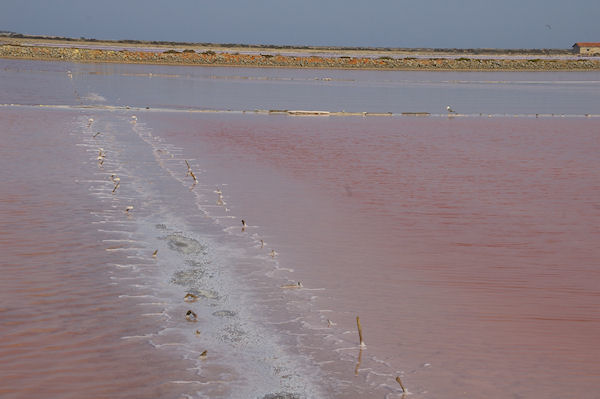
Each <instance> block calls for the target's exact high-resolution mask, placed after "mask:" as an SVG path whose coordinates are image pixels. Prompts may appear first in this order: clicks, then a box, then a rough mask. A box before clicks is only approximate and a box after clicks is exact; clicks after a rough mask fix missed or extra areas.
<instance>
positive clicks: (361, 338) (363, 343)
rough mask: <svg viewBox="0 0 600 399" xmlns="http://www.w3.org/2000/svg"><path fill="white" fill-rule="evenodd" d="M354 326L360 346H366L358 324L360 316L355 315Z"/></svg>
mask: <svg viewBox="0 0 600 399" xmlns="http://www.w3.org/2000/svg"><path fill="white" fill-rule="evenodd" d="M356 326H357V327H358V338H359V339H360V347H361V348H366V347H367V345H365V341H363V335H362V328H361V326H360V317H358V316H356Z"/></svg>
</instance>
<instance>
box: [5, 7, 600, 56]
mask: <svg viewBox="0 0 600 399" xmlns="http://www.w3.org/2000/svg"><path fill="white" fill-rule="evenodd" d="M0 30H8V31H14V32H19V33H26V34H42V35H57V36H70V37H81V36H84V37H87V38H97V39H138V40H167V41H189V42H213V43H264V44H292V45H337V46H384V47H462V48H469V47H480V48H481V47H501V48H568V47H571V45H572V44H573V43H574V42H577V41H598V42H600V0H570V1H566V0H497V1H489V0H448V1H444V0H412V1H406V0H363V1H354V0H296V1H286V0H255V1H250V0H169V1H167V0H96V1H88V0H0Z"/></svg>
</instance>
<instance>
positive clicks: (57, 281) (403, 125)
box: [0, 61, 600, 399]
mask: <svg viewBox="0 0 600 399" xmlns="http://www.w3.org/2000/svg"><path fill="white" fill-rule="evenodd" d="M3 62H4V61H3ZM13 64H14V63H11V65H9V66H7V67H6V68H5V69H4V70H3V71H2V72H1V73H4V74H8V75H10V77H11V79H10V81H8V80H6V81H5V82H7V84H9V86H7V87H8V91H5V92H4V93H3V94H1V96H3V97H2V99H3V101H5V100H6V98H8V97H11V96H12V97H13V98H15V101H9V100H6V102H7V103H13V104H16V103H19V104H17V105H11V106H8V105H5V106H2V108H0V138H1V142H2V145H0V167H1V168H2V171H3V176H4V180H3V184H2V186H1V187H0V193H1V195H0V223H1V225H2V228H1V229H0V250H1V253H2V256H1V257H0V259H1V263H0V267H1V271H2V279H0V336H1V338H2V339H1V340H0V380H1V381H2V384H0V396H2V397H7V398H27V397H31V396H44V397H56V398H58V397H60V398H64V397H73V398H76V397H82V396H89V397H99V398H102V397H106V398H109V397H110V398H114V397H123V398H129V397H139V398H155V397H161V398H185V397H191V398H274V397H276V396H274V394H277V393H288V394H290V395H292V394H293V395H294V396H288V397H298V398H302V397H306V398H320V397H328V398H329V397H330V398H364V397H387V398H401V397H403V394H402V392H401V390H400V387H399V385H398V384H397V383H396V381H395V378H396V377H397V376H400V377H401V378H402V381H403V383H404V385H405V386H406V387H407V389H408V391H409V394H408V395H404V396H405V397H407V398H409V397H418V398H454V397H470V398H480V397H486V398H505V397H511V398H547V397H554V396H557V397H558V396H561V397H562V396H565V395H566V396H568V397H577V398H590V399H591V398H595V397H596V396H597V395H596V385H597V383H598V381H599V380H600V366H599V365H598V362H597V359H598V358H600V347H599V346H598V345H597V341H598V337H599V336H600V269H599V267H598V264H599V261H600V249H599V246H598V242H600V227H599V226H600V202H599V199H600V172H598V171H599V170H600V160H599V159H600V158H599V157H598V153H599V152H600V151H599V150H600V139H599V136H598V132H599V131H600V122H599V121H598V118H594V117H591V118H589V117H588V118H586V117H565V118H561V117H544V118H534V117H531V118H530V117H518V118H512V117H494V118H487V117H485V118H484V117H473V116H472V117H454V118H452V117H428V118H417V117H398V116H395V117H291V116H284V115H260V114H253V113H246V114H242V113H239V114H222V113H216V114H214V113H213V114H211V113H197V112H196V113H194V112H187V111H181V110H180V109H179V108H180V107H179V105H180V102H179V100H181V102H185V100H182V99H181V98H178V97H177V96H176V95H175V94H173V93H169V94H168V95H166V94H165V97H164V98H163V97H161V96H160V95H159V94H160V93H159V91H158V89H156V87H154V86H152V85H153V84H155V83H153V82H155V81H156V80H159V81H160V79H163V80H162V81H161V82H162V83H159V86H157V87H162V86H161V85H162V84H165V80H168V81H169V82H171V86H172V85H173V84H174V85H175V86H176V87H180V89H179V90H181V91H182V92H185V93H187V94H186V95H189V96H190V97H189V98H191V94H192V92H191V91H189V92H188V91H186V90H189V87H188V85H186V84H184V83H185V81H186V79H187V80H190V78H189V76H188V77H186V76H185V75H176V74H168V76H167V73H168V72H169V73H170V72H172V71H174V70H175V69H172V68H170V67H161V68H162V69H163V70H164V71H163V72H164V73H165V74H166V75H165V76H167V77H164V78H157V77H153V78H152V79H154V80H148V79H147V78H144V79H145V80H144V82H142V83H143V84H141V83H140V82H139V81H138V80H139V79H140V78H139V76H138V75H131V76H130V75H127V74H125V73H121V74H117V77H115V76H113V75H111V74H110V73H108V74H106V75H97V74H93V75H92V76H91V77H87V75H82V74H79V73H78V70H77V69H76V68H77V66H76V65H72V64H69V65H68V68H69V69H70V70H72V72H73V75H74V79H73V80H69V79H68V78H66V76H67V75H66V73H65V71H59V69H60V68H59V67H58V66H60V65H62V64H60V63H56V64H49V63H40V64H39V65H43V66H44V67H43V68H42V67H36V65H38V64H35V63H30V64H27V66H28V69H27V70H26V71H25V72H23V71H20V70H16V69H14V65H13ZM65 65H66V64H65ZM65 68H67V66H65ZM81 68H84V69H86V68H92V69H93V68H98V69H99V70H102V69H103V68H108V67H106V66H89V65H88V66H85V67H81ZM110 68H116V67H115V66H111V67H110ZM123 68H134V69H136V68H137V69H139V68H144V67H140V66H136V67H131V66H127V67H125V66H123ZM137 69H136V70H137ZM177 71H178V72H180V71H179V70H177ZM126 72H127V71H126ZM59 73H60V75H59ZM235 73H236V74H241V73H250V74H251V73H254V72H253V71H248V70H240V71H237V72H235ZM261 73H262V72H261ZM273 73H275V74H277V73H282V72H273ZM286 73H291V72H286ZM302 73H306V72H302ZM339 73H340V76H341V75H344V72H339ZM47 76H53V77H54V78H55V79H49V80H46V79H47ZM99 76H100V77H99ZM177 76H180V77H179V78H178V77H177ZM356 76H360V75H356ZM365 76H370V77H372V76H379V75H377V74H373V75H371V74H369V75H365ZM390 76H392V75H386V78H389V77H390ZM394 76H395V75H394ZM398 76H404V75H398ZM464 76H471V75H464ZM464 76H463V78H464ZM503 76H504V75H503ZM59 77H60V79H59ZM341 77H343V76H341ZM117 78H118V79H120V83H119V84H118V85H117V86H115V87H113V86H112V85H114V84H115V79H117ZM18 79H21V80H22V81H21V83H20V84H19V83H18V82H19V81H18ZM61 79H62V80H61ZM103 79H104V80H103ZM211 79H212V78H211ZM486 79H489V80H490V81H493V80H494V76H488V77H486ZM573 79H574V78H572V79H571V80H570V82H572V81H573ZM191 80H192V81H193V80H194V79H193V77H192V79H191ZM224 80H225V82H224V83H219V80H218V79H217V80H215V79H212V80H210V81H209V83H208V86H209V87H212V86H213V85H214V87H212V88H211V90H210V91H209V93H210V95H211V96H217V99H216V100H215V99H213V100H211V101H217V102H218V101H221V102H226V100H227V99H228V98H229V97H228V96H229V95H230V94H231V92H232V90H234V89H235V84H233V83H232V82H231V81H229V80H227V79H224ZM401 80H402V79H401ZM182 81H183V83H182ZM440 81H445V80H444V79H441V80H440ZM32 82H33V83H32ZM275 82H279V81H277V80H276V81H275ZM282 82H288V81H287V80H282ZM127 83H128V84H131V85H132V87H138V88H142V87H144V90H145V91H144V92H143V93H145V94H148V93H153V90H154V94H152V96H153V97H152V99H151V100H152V101H153V102H154V103H159V104H162V108H161V110H154V109H153V107H151V108H150V109H146V108H145V107H142V108H137V109H125V108H122V109H105V108H103V106H104V105H115V102H117V100H113V99H112V97H116V95H115V93H117V92H119V90H121V88H122V87H123V85H124V84H127ZM179 83H181V85H180V86H178V84H179ZM198 84H200V83H198ZM202 84H204V83H202ZM261 84H262V83H261ZM265 84H266V85H267V86H268V85H275V86H273V87H271V89H272V90H273V91H274V92H277V93H279V94H281V92H285V91H286V89H285V87H283V88H282V87H280V86H277V85H278V84H279V83H273V82H271V83H268V84H267V83H265ZM281 84H286V85H287V84H288V83H281ZM312 84H313V83H307V82H296V83H294V85H295V89H289V90H292V91H293V90H300V88H303V89H302V90H306V92H305V93H304V97H302V99H305V98H309V97H310V95H309V93H310V90H311V89H310V86H311V85H312ZM319 84H320V83H319ZM380 84H381V82H379V83H376V84H372V83H370V80H369V79H367V80H366V81H360V82H359V83H358V84H357V85H358V86H360V87H361V89H360V90H361V92H362V93H365V92H368V91H369V90H370V89H373V90H375V88H377V87H379V85H380ZM569 84H571V85H572V86H573V87H574V90H580V89H581V90H583V92H584V93H588V94H587V95H590V94H589V93H591V92H588V91H587V89H585V88H584V87H585V86H586V85H584V84H581V85H580V86H578V85H577V84H573V83H569ZM590 84H591V85H594V84H596V83H590ZM31 85H35V86H36V87H37V88H38V89H39V88H40V87H41V88H44V87H45V89H44V90H42V91H41V92H40V96H42V97H43V96H46V97H47V98H45V99H46V100H48V101H47V103H50V104H53V105H52V106H49V107H39V106H32V105H31V104H34V99H35V95H34V94H32V93H35V92H36V91H35V90H33V88H32V87H30V86H31ZM145 85H149V87H146V86H145ZM432 85H433V86H436V85H441V86H444V84H442V83H431V84H428V85H427V87H428V90H429V89H430V88H431V87H432ZM191 86H192V87H193V84H192V85H191ZM476 86H477V89H473V90H474V91H469V90H470V89H466V91H467V92H468V93H471V94H473V93H476V95H478V96H481V95H482V94H481V93H482V92H481V91H479V90H480V84H476ZM510 86H511V85H510V84H509V85H508V87H503V90H504V92H503V96H505V98H510V97H511V96H512V94H511V93H512V92H511V90H515V91H516V92H521V91H523V90H524V89H523V87H522V85H521V84H518V85H516V87H513V88H511V87H510ZM550 86H552V85H551V84H550ZM19 87H21V88H22V89H19ZM90 87H92V89H90ZM103 87H105V88H104V89H103ZM153 87H154V89H153ZM351 87H352V85H346V84H344V85H343V87H338V88H335V87H334V88H329V89H327V93H328V95H329V96H331V97H332V98H333V97H336V95H335V93H338V96H337V97H339V98H341V97H343V95H345V94H346V93H347V90H349V88H351ZM532 87H533V88H531V90H534V91H535V90H537V89H538V88H541V87H543V85H542V84H536V85H533V86H532ZM544 87H545V86H544ZM579 88H580V89H579ZM29 89H31V90H29ZM155 89H156V90H155ZM219 89H222V90H223V91H222V92H221V91H220V90H219ZM546 89H548V87H546ZM60 90H62V92H61V91H60ZM90 90H94V92H93V93H92V94H94V96H92V95H89V96H88V97H89V98H94V99H95V100H94V101H96V103H90V104H85V105H86V107H84V108H78V107H77V105H78V102H79V101H82V100H81V99H82V98H83V96H84V95H86V94H89V93H88V92H89V91H90ZM102 90H105V91H102ZM278 90H279V91H278ZM336 90H337V91H336ZM460 90H465V89H460ZM528 90H529V89H528ZM543 90H545V89H542V91H543ZM548 90H550V91H552V90H553V89H552V88H550V89H548ZM338 91H339V92H338ZM375 91H376V90H375ZM375 91H374V92H375ZM241 92H242V93H246V92H244V90H241ZM7 93H8V94H7ZM203 93H205V92H204V91H203V90H199V91H198V92H197V95H198V96H200V97H201V96H202V95H203ZM489 93H490V94H489V95H490V96H493V94H494V93H495V92H494V91H489ZM513 94H514V93H513ZM538 94H539V93H537V92H531V93H529V97H528V98H532V97H536V96H537V95H538ZM473 95H475V94H473ZM570 95H574V94H573V93H571V94H570ZM594 95H597V94H594ZM70 96H72V97H70ZM219 96H220V97H219ZM142 97H143V96H141V97H140V98H142ZM184 97H185V96H184ZM267 97H268V96H265V98H267ZM337 97H336V98H337ZM186 98H187V97H186ZM98 99H104V100H98ZM145 99H146V97H143V99H141V100H139V101H140V102H142V101H143V100H145ZM302 99H298V100H297V101H298V102H301V101H303V100H302ZM17 100H19V101H17ZM161 101H162V103H161ZM200 101H202V100H200ZM232 101H233V100H232ZM235 101H247V102H249V103H250V102H251V101H253V100H252V99H251V96H249V97H247V98H246V97H244V98H241V99H240V98H238V99H236V100H235ZM363 101H364V99H363ZM469 101H472V99H471V100H469ZM556 101H558V100H556ZM556 101H555V102H552V101H550V102H549V103H548V104H545V105H544V106H545V107H548V108H557V109H558V108H560V106H561V104H560V103H559V102H556ZM98 102H100V103H98ZM475 102H476V101H473V104H474V103H475ZM489 103H490V104H491V103H493V101H490V102H489ZM588 103H589V101H588ZM61 104H64V105H65V106H62V105H61ZM169 104H170V105H171V106H169ZM297 105H298V107H297V108H301V106H302V105H303V104H300V103H298V104H297ZM304 105H305V104H304ZM467 105H469V104H468V103H465V105H464V106H465V107H466V106H467ZM471 106H472V105H471ZM511 106H516V105H514V104H513V105H511ZM250 107H251V106H248V107H241V106H240V107H239V109H245V108H250ZM523 107H525V108H527V107H530V108H527V110H525V111H524V112H523V113H532V112H535V109H533V106H532V104H530V103H529V104H523ZM305 108H306V107H305ZM468 111H472V112H476V111H477V110H475V109H472V110H468ZM134 115H135V116H136V118H132V116H134ZM90 118H92V119H93V120H92V121H90ZM99 154H102V155H103V156H101V157H100V158H101V159H99ZM186 160H187V161H188V162H189V165H190V167H191V169H192V170H193V172H194V175H195V176H197V179H198V180H197V182H196V183H195V184H194V181H193V179H192V177H191V176H190V175H189V174H186V172H187V170H188V169H187V165H186V163H185V161H186ZM100 161H102V162H100ZM115 177H118V178H119V179H120V180H119V181H120V183H119V186H118V187H117V188H116V189H115V180H114V179H115ZM219 193H220V194H219ZM130 206H133V208H130V210H129V211H127V210H126V209H127V207H130ZM241 219H244V220H245V221H246V222H247V223H248V227H247V228H246V229H245V230H244V231H242V229H241V227H242V226H241ZM261 240H262V242H263V243H264V246H263V245H262V244H261ZM155 250H158V252H157V256H156V257H153V256H152V254H153V252H154V251H155ZM271 250H275V251H276V256H275V257H272V256H270V252H271ZM298 281H300V282H301V283H302V285H303V288H301V289H286V288H281V287H282V286H285V285H289V284H295V283H297V282H298ZM188 292H193V293H195V294H196V295H197V296H198V300H197V301H196V302H193V303H186V302H184V301H183V296H184V295H185V294H186V293H188ZM187 310H193V311H194V313H195V315H196V320H195V321H188V320H186V319H185V314H186V311H187ZM356 316H360V318H361V322H362V327H363V330H364V331H363V332H364V338H365V342H366V345H367V347H366V349H364V350H363V351H362V352H361V351H360V350H359V345H358V334H357V331H356V324H355V322H356ZM204 350H207V353H208V354H207V356H200V355H201V353H202V352H203V351H204ZM269 395H271V396H269Z"/></svg>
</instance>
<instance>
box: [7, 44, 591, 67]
mask: <svg viewBox="0 0 600 399" xmlns="http://www.w3.org/2000/svg"><path fill="white" fill-rule="evenodd" d="M0 58H14V59H32V60H50V61H70V62H111V63H135V64H170V65H199V66H201V65H213V66H243V67H281V68H347V69H397V70H433V71H449V70H462V71H464V70H467V71H469V70H472V71H488V70H489V71H585V70H596V71H598V70H600V60H596V59H584V58H582V59H568V60H567V59H564V60H563V59H561V60H557V59H534V58H532V59H501V58H499V59H477V58H467V57H461V58H455V59H446V58H412V57H405V58H391V57H380V58H366V57H349V56H340V57H316V56H305V57H300V56H282V55H271V54H264V55H249V54H237V53H215V52H212V51H206V52H203V53H197V52H195V51H191V50H189V51H185V52H177V51H167V52H150V51H128V50H120V51H117V50H103V49H88V48H73V47H66V48H64V47H43V46H20V45H8V44H5V45H2V46H0Z"/></svg>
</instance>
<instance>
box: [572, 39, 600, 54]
mask: <svg viewBox="0 0 600 399" xmlns="http://www.w3.org/2000/svg"><path fill="white" fill-rule="evenodd" d="M573 51H574V52H576V53H577V54H581V55H600V43H594V42H579V43H575V44H574V45H573Z"/></svg>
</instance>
